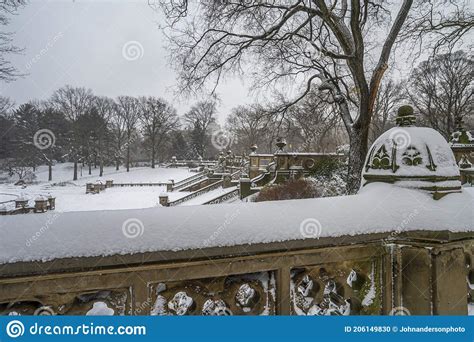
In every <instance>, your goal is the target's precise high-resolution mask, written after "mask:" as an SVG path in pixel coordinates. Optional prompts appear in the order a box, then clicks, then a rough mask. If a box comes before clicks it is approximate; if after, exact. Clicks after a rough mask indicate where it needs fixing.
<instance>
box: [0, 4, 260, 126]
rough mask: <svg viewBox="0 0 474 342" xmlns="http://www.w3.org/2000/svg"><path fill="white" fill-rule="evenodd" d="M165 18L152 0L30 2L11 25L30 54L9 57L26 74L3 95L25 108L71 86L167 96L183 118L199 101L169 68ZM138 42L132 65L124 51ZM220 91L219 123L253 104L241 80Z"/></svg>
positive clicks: (2, 87)
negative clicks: (185, 95) (177, 87)
mask: <svg viewBox="0 0 474 342" xmlns="http://www.w3.org/2000/svg"><path fill="white" fill-rule="evenodd" d="M160 19H161V13H159V12H156V11H153V10H152V9H151V8H150V7H149V5H148V1H147V0H115V1H105V0H100V1H97V0H95V1H93V0H74V1H73V0H53V1H51V0H49V1H46V0H31V1H30V3H29V4H28V5H27V6H26V7H24V8H23V9H21V10H20V11H19V13H18V15H16V16H15V17H13V18H12V20H11V23H10V25H9V30H10V31H12V32H14V33H15V35H14V43H15V44H16V45H17V46H19V47H22V48H24V49H25V50H24V52H23V54H22V55H17V56H11V58H10V60H11V61H12V62H13V64H14V65H15V66H16V67H17V68H18V69H19V70H20V71H21V72H22V73H26V74H27V75H26V76H25V77H24V78H21V79H18V80H16V81H14V82H11V83H8V84H1V85H0V94H1V95H3V96H9V97H11V98H12V99H13V100H15V102H16V103H17V104H20V103H23V102H26V101H28V100H31V99H45V98H47V97H49V96H50V95H51V94H52V92H53V91H54V90H55V89H57V88H59V87H61V86H63V85H65V84H70V85H73V86H84V87H88V88H91V89H92V90H93V91H94V93H95V94H98V95H107V96H111V97H115V96H118V95H132V96H140V95H154V96H160V97H164V98H165V99H167V100H168V101H170V102H172V103H173V105H174V106H175V107H176V108H177V109H178V113H179V114H184V112H185V111H186V110H187V109H188V108H189V107H190V105H191V104H192V103H193V102H194V101H196V100H197V99H177V98H176V97H175V93H174V91H173V86H174V84H175V72H174V71H173V70H171V69H170V68H169V66H168V63H167V51H166V49H165V47H164V45H165V40H164V37H163V35H162V34H161V31H160V30H159V28H158V24H159V23H160ZM132 41H136V42H138V43H139V45H135V46H138V49H139V50H140V53H139V54H140V57H139V58H138V59H135V60H127V59H126V58H125V57H124V56H123V53H122V50H123V47H124V45H125V44H127V43H128V42H132ZM141 47H143V49H141ZM35 56H36V57H35ZM218 92H219V95H220V99H221V104H220V106H219V116H220V118H221V119H222V118H223V117H225V116H226V115H227V114H228V112H229V110H230V109H231V108H232V107H234V106H236V105H239V104H244V103H250V102H252V100H251V99H250V98H249V97H248V90H247V88H245V87H244V85H243V84H242V83H241V81H239V80H232V81H229V82H227V83H225V84H223V85H221V86H220V88H219V89H218Z"/></svg>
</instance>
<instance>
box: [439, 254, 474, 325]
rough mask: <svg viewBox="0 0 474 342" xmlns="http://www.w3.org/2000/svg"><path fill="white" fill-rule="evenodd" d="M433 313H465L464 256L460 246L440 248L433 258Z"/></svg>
mask: <svg viewBox="0 0 474 342" xmlns="http://www.w3.org/2000/svg"><path fill="white" fill-rule="evenodd" d="M433 268H434V272H433V274H434V279H435V283H434V289H433V302H434V303H433V309H434V314H435V315H463V316H464V315H467V285H466V258H465V255H464V251H463V250H462V248H454V249H450V250H441V251H439V252H438V253H437V254H436V255H435V256H434V260H433Z"/></svg>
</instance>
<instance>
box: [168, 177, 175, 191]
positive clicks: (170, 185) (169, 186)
mask: <svg viewBox="0 0 474 342" xmlns="http://www.w3.org/2000/svg"><path fill="white" fill-rule="evenodd" d="M173 187H174V179H170V180H169V183H166V192H172V191H173Z"/></svg>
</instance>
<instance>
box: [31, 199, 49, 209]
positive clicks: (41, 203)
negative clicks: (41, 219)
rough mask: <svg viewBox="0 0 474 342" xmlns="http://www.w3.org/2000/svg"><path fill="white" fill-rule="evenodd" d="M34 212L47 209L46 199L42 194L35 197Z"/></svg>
mask: <svg viewBox="0 0 474 342" xmlns="http://www.w3.org/2000/svg"><path fill="white" fill-rule="evenodd" d="M34 210H35V213H44V212H46V211H47V210H48V200H47V199H46V198H45V197H43V196H38V197H37V198H35V209H34Z"/></svg>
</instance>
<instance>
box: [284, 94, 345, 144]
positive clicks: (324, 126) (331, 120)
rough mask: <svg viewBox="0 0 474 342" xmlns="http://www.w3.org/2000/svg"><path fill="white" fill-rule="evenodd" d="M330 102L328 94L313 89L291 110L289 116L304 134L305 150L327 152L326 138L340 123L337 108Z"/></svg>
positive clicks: (302, 134)
mask: <svg viewBox="0 0 474 342" xmlns="http://www.w3.org/2000/svg"><path fill="white" fill-rule="evenodd" d="M329 102H330V101H328V99H327V95H325V94H322V93H321V92H319V91H311V92H310V93H309V94H308V95H307V96H306V97H305V98H304V99H302V100H301V101H300V103H299V104H297V105H295V106H293V107H292V108H290V110H289V117H290V118H291V120H292V121H293V124H294V125H295V126H296V127H297V128H298V129H299V131H300V134H301V136H302V140H303V141H302V149H303V150H304V151H305V152H310V151H312V150H313V151H314V150H316V151H321V152H325V150H326V149H325V147H324V146H323V141H324V139H325V138H326V137H327V136H328V134H329V133H330V132H331V130H333V129H335V128H337V126H338V124H339V123H340V122H339V121H340V118H339V116H338V115H337V112H336V108H335V107H334V106H333V105H331V104H330V103H329Z"/></svg>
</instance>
